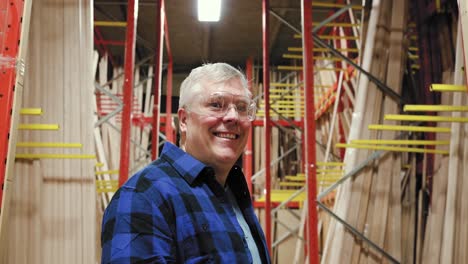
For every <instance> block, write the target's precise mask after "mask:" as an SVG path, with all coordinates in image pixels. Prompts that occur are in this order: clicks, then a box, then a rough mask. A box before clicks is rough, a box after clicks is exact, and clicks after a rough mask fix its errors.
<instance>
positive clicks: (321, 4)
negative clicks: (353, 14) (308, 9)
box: [311, 1, 363, 10]
mask: <svg viewBox="0 0 468 264" xmlns="http://www.w3.org/2000/svg"><path fill="white" fill-rule="evenodd" d="M311 2H312V6H314V7H327V8H343V7H345V6H346V5H345V4H336V3H328V2H318V1H311ZM351 9H353V10H362V9H363V7H362V6H360V5H352V6H351Z"/></svg>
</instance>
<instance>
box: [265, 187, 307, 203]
mask: <svg viewBox="0 0 468 264" xmlns="http://www.w3.org/2000/svg"><path fill="white" fill-rule="evenodd" d="M296 191H297V190H271V196H270V198H271V201H272V202H283V201H286V200H288V199H289V198H290V197H291V196H292V195H293V194H294V193H295V192H296ZM306 198H307V194H306V193H305V192H302V193H300V194H299V195H297V196H296V197H294V198H293V199H292V200H291V201H293V202H303V201H304V200H305V199H306ZM257 201H258V202H264V201H265V196H262V197H260V198H258V199H257Z"/></svg>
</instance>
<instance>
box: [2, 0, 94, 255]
mask: <svg viewBox="0 0 468 264" xmlns="http://www.w3.org/2000/svg"><path fill="white" fill-rule="evenodd" d="M92 10H93V6H92V2H86V1H74V0H38V1H34V4H33V7H32V15H31V28H30V38H29V43H28V45H29V46H28V57H27V60H26V72H27V73H28V74H27V76H26V80H25V89H24V96H23V106H24V107H40V108H42V109H43V113H44V114H43V115H42V116H33V117H27V116H26V117H22V118H21V119H20V122H21V123H49V124H59V126H60V128H59V130H54V131H37V130H35V131H18V141H24V142H30V141H31V142H79V143H82V144H83V147H82V148H81V149H65V148H63V149H62V148H54V149H52V148H45V149H38V148H26V149H21V151H19V150H18V151H17V154H18V153H49V154H50V153H52V154H58V155H59V156H63V155H66V154H74V155H83V154H94V144H93V135H92V131H93V125H94V124H93V122H92V120H93V118H92V116H93V113H92V109H93V107H92V105H91V103H92V98H93V91H94V85H93V84H94V78H93V76H94V72H92V69H93V68H94V67H93V65H92V62H93V60H92V54H93V25H92V22H93V17H92V14H93V12H92ZM90 156H92V155H90ZM94 164H95V159H69V158H67V159H65V158H58V159H33V160H29V159H21V160H20V159H17V160H16V164H15V171H14V173H15V176H16V177H15V182H14V183H13V186H12V190H13V191H12V193H13V195H12V196H13V197H12V199H11V209H12V210H11V214H10V215H9V217H10V225H9V227H8V230H9V231H10V232H9V234H8V237H7V242H8V243H7V244H6V245H5V244H2V245H1V247H2V248H6V249H7V253H6V254H2V256H1V263H51V264H53V263H57V264H58V263H94V262H96V258H95V252H96V250H95V246H94V245H95V241H96V232H95V230H96V229H95V227H96V222H95V185H94Z"/></svg>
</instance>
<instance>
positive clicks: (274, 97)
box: [270, 94, 303, 100]
mask: <svg viewBox="0 0 468 264" xmlns="http://www.w3.org/2000/svg"><path fill="white" fill-rule="evenodd" d="M270 98H272V99H276V98H283V99H299V100H302V98H303V96H302V95H279V94H271V95H270Z"/></svg>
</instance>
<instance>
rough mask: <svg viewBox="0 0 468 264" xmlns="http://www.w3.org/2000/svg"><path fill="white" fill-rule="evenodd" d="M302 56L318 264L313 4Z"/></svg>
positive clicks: (312, 258)
mask: <svg viewBox="0 0 468 264" xmlns="http://www.w3.org/2000/svg"><path fill="white" fill-rule="evenodd" d="M301 3H302V8H301V11H302V50H303V51H302V52H303V58H304V59H303V66H304V67H303V72H304V92H305V146H306V149H305V150H304V151H305V153H306V155H305V159H306V161H305V173H306V181H307V182H306V183H307V234H308V235H307V239H308V243H307V253H308V259H309V263H319V253H318V234H317V223H318V221H317V205H316V203H315V200H316V197H317V167H316V157H315V154H316V153H315V143H316V142H315V141H316V139H315V106H314V61H313V42H312V1H311V0H303V1H302V2H301Z"/></svg>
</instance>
